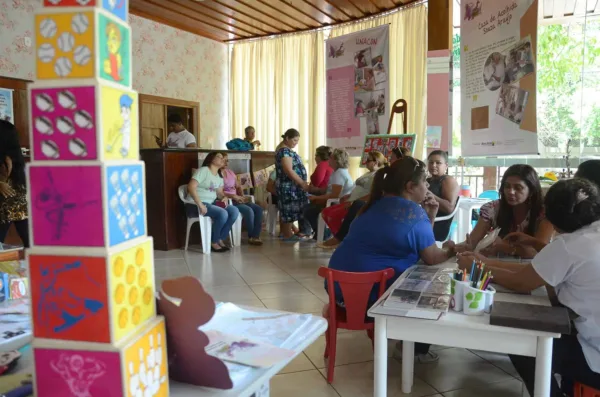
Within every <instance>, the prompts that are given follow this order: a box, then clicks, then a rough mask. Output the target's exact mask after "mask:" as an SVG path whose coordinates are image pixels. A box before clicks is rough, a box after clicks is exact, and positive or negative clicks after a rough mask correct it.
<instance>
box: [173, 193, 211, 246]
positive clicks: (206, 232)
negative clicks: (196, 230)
mask: <svg viewBox="0 0 600 397" xmlns="http://www.w3.org/2000/svg"><path fill="white" fill-rule="evenodd" d="M177 192H178V193H179V198H180V199H181V201H183V202H184V204H193V205H196V203H195V202H194V200H192V199H190V198H189V197H188V196H187V185H181V186H179V188H178V189H177ZM198 213H200V209H199V208H198ZM186 218H187V215H186ZM196 222H198V223H199V224H200V239H201V240H202V252H203V253H205V254H210V251H211V242H210V240H211V238H210V237H211V235H212V219H211V218H210V217H208V216H204V215H199V216H198V218H187V230H186V232H185V250H186V251H187V249H188V243H189V241H190V230H191V229H192V225H193V224H194V223H196Z"/></svg>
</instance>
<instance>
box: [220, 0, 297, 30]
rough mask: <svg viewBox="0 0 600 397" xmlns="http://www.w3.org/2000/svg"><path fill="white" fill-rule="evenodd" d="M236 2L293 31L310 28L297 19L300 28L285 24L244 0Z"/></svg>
mask: <svg viewBox="0 0 600 397" xmlns="http://www.w3.org/2000/svg"><path fill="white" fill-rule="evenodd" d="M215 1H216V0H215ZM221 1H222V0H221ZM236 1H237V2H238V3H240V4H242V5H244V6H246V7H248V8H250V9H251V10H253V11H255V12H257V13H259V14H262V15H264V16H266V17H269V18H271V19H272V20H274V21H277V22H278V23H280V24H281V25H283V26H286V27H287V28H289V29H290V30H291V31H294V30H296V29H306V28H307V27H308V25H306V24H304V23H300V22H298V21H296V20H295V19H294V21H295V22H298V24H299V25H301V26H300V27H298V26H292V25H291V24H290V23H289V22H283V20H282V19H280V17H279V18H278V17H274V16H273V15H271V14H270V13H266V12H264V11H263V10H260V9H258V8H256V6H255V5H249V4H248V2H247V1H243V0H236ZM253 1H255V0H253ZM292 19H293V18H292Z"/></svg>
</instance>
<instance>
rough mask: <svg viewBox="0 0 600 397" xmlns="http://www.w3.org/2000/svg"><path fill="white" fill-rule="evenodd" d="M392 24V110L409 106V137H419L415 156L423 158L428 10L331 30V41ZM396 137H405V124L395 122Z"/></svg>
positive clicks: (410, 10)
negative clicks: (398, 102)
mask: <svg viewBox="0 0 600 397" xmlns="http://www.w3.org/2000/svg"><path fill="white" fill-rule="evenodd" d="M387 23H389V24H390V31H389V32H390V65H389V68H390V73H389V74H388V76H389V78H390V97H389V100H390V106H391V105H392V104H393V103H394V102H395V101H396V100H397V99H405V100H406V101H407V102H408V133H409V134H416V135H417V140H416V147H415V151H414V155H415V157H417V158H421V156H422V155H423V145H424V142H425V131H426V128H427V127H426V123H427V111H426V105H427V96H426V93H427V70H426V66H427V64H426V62H427V60H426V58H427V7H426V6H425V5H420V6H415V7H409V8H406V9H404V10H400V11H398V12H395V13H393V14H389V15H385V16H382V17H379V18H373V19H370V20H366V21H363V22H357V23H353V24H349V25H342V26H339V27H334V28H332V29H331V34H330V36H329V37H330V38H333V37H338V36H343V35H345V34H348V33H354V32H358V31H360V30H364V29H370V28H374V27H377V26H381V25H385V24H387ZM392 133H395V134H402V133H403V131H402V121H401V119H400V118H399V117H395V118H394V125H393V126H392Z"/></svg>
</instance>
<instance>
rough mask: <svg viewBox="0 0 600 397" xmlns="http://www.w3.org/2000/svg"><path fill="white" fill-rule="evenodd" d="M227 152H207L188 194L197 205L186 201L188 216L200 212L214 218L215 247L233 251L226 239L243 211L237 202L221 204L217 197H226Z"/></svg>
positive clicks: (189, 185)
mask: <svg viewBox="0 0 600 397" xmlns="http://www.w3.org/2000/svg"><path fill="white" fill-rule="evenodd" d="M224 164H225V163H224V161H223V154H222V153H219V152H210V153H209V154H207V155H206V158H205V159H204V162H203V163H202V167H200V169H199V170H198V171H197V172H196V173H194V174H193V175H192V179H190V182H189V183H188V193H189V195H190V196H191V197H192V199H194V202H195V203H196V206H194V205H190V204H186V205H185V207H186V212H187V216H188V217H190V218H193V217H197V216H198V211H200V215H204V216H208V217H210V218H211V219H212V220H213V224H212V236H211V246H212V250H213V251H214V252H226V251H229V247H228V246H227V245H226V244H225V240H226V239H227V237H228V236H229V232H230V231H231V227H232V226H233V224H234V223H235V221H236V219H237V217H238V216H239V215H240V211H239V210H238V209H237V208H236V207H234V206H233V205H228V206H226V207H225V208H223V207H224V205H223V206H221V205H217V203H216V202H217V199H222V198H223V197H225V194H224V193H223V178H222V176H221V168H222V167H223V165H224Z"/></svg>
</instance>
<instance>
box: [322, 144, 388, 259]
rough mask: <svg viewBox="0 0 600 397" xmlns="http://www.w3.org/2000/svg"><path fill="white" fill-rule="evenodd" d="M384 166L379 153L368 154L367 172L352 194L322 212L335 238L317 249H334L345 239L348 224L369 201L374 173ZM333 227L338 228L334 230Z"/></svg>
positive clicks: (384, 159)
mask: <svg viewBox="0 0 600 397" xmlns="http://www.w3.org/2000/svg"><path fill="white" fill-rule="evenodd" d="M386 165H388V164H387V159H386V158H385V156H384V155H383V154H381V152H378V151H372V152H369V154H368V155H367V163H366V166H367V169H368V170H369V172H367V173H366V174H364V175H363V176H361V177H360V178H358V179H357V180H356V184H355V186H354V189H353V190H352V193H350V194H349V195H347V196H344V197H342V199H341V200H340V204H337V205H332V206H331V207H329V208H325V209H324V210H323V213H322V216H323V219H324V220H325V223H326V224H327V225H328V226H329V227H330V229H331V231H332V232H333V233H334V234H335V237H332V238H330V239H329V240H327V241H325V242H323V243H321V244H319V247H321V248H325V249H334V248H336V247H337V246H338V245H339V244H340V242H342V241H343V240H344V238H346V235H347V234H348V229H349V228H350V224H351V223H352V221H353V220H354V218H356V215H357V214H358V211H360V209H361V208H362V207H363V206H364V205H365V204H366V203H367V200H368V199H369V194H370V193H371V185H372V184H373V179H374V178H375V172H377V170H379V169H380V168H382V167H385V166H386ZM334 225H340V226H339V227H337V228H336V227H335V226H334Z"/></svg>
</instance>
